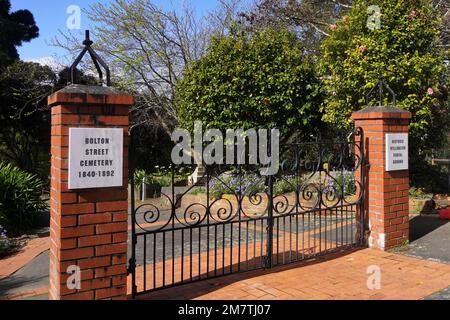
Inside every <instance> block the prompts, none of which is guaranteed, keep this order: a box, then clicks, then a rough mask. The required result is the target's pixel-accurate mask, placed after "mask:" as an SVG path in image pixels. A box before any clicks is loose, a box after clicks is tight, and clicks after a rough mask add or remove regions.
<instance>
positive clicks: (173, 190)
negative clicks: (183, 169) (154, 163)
mask: <svg viewBox="0 0 450 320" xmlns="http://www.w3.org/2000/svg"><path fill="white" fill-rule="evenodd" d="M176 200H177V197H176V196H175V167H174V166H173V165H172V216H171V219H172V285H175V215H176V211H175V210H176V209H175V207H176V205H175V201H176ZM180 201H181V199H180Z"/></svg>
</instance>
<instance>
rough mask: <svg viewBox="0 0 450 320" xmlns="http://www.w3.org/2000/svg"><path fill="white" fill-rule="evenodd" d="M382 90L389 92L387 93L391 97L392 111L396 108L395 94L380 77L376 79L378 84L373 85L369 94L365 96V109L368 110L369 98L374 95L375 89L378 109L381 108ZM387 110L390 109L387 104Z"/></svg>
mask: <svg viewBox="0 0 450 320" xmlns="http://www.w3.org/2000/svg"><path fill="white" fill-rule="evenodd" d="M384 88H386V89H387V91H389V93H390V94H391V95H392V99H393V102H394V104H393V109H396V108H397V95H396V94H395V92H394V90H392V89H391V87H389V85H388V84H387V83H386V82H384V80H383V77H382V76H380V77H379V78H378V83H377V84H376V85H375V87H373V88H372V89H371V90H370V91H369V93H367V94H366V106H367V108H370V107H371V106H370V105H369V103H370V96H371V95H372V94H373V93H374V91H375V89H378V100H379V106H378V107H379V108H382V107H383V95H384ZM387 109H390V106H389V104H388V105H387Z"/></svg>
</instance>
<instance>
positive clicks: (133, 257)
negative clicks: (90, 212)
mask: <svg viewBox="0 0 450 320" xmlns="http://www.w3.org/2000/svg"><path fill="white" fill-rule="evenodd" d="M132 132H133V131H131V133H130V146H129V159H130V172H129V176H130V183H131V195H130V198H131V199H130V200H131V208H130V210H131V259H130V262H129V268H130V271H131V297H132V298H133V299H135V298H136V295H137V286H136V243H137V236H136V204H135V201H136V199H135V181H134V178H135V177H134V171H135V168H134V161H133V157H132V152H133V147H134V145H133V134H132Z"/></svg>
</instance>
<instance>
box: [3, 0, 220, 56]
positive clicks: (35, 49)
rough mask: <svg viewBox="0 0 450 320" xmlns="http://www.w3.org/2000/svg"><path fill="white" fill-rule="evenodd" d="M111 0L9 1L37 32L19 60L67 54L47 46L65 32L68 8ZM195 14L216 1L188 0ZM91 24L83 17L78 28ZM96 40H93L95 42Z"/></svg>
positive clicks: (163, 1)
mask: <svg viewBox="0 0 450 320" xmlns="http://www.w3.org/2000/svg"><path fill="white" fill-rule="evenodd" d="M97 1H103V2H108V1H110V0H11V5H12V10H13V11H15V10H18V9H28V10H30V11H31V12H32V13H33V15H34V18H35V20H36V23H37V25H38V27H39V29H40V37H39V38H37V39H34V40H33V41H31V42H29V43H25V44H24V45H23V46H22V47H20V48H18V49H19V54H20V57H21V59H23V60H29V59H37V58H42V57H51V56H57V57H62V56H64V55H66V52H64V50H62V49H59V48H55V47H53V46H51V45H49V42H50V41H51V39H52V38H54V37H55V36H56V35H57V34H58V29H60V30H64V31H65V30H67V27H66V21H67V18H68V17H69V15H68V14H67V13H66V11H67V8H68V7H69V6H70V5H78V6H79V7H80V8H82V9H83V8H88V7H89V5H91V4H93V3H95V2H97ZM181 1H182V0H154V2H155V3H158V4H160V5H162V6H163V7H165V6H167V7H170V6H171V3H173V4H174V5H175V6H179V5H180V2H181ZM191 3H192V5H193V6H194V8H195V9H196V10H197V12H198V14H203V13H205V12H207V11H209V10H212V9H214V8H215V7H216V5H217V1H216V0H191ZM90 25H91V22H90V21H89V20H88V19H87V17H86V16H84V15H83V14H82V17H81V28H82V30H84V29H89V26H90ZM94 40H95V39H94Z"/></svg>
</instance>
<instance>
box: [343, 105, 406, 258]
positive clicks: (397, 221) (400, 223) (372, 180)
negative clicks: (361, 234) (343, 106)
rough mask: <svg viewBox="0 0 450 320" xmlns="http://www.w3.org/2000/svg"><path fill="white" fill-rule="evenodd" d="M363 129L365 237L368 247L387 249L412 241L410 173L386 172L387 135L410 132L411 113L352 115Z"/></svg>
mask: <svg viewBox="0 0 450 320" xmlns="http://www.w3.org/2000/svg"><path fill="white" fill-rule="evenodd" d="M352 118H353V119H354V120H355V126H356V127H361V128H362V129H363V130H364V144H365V146H364V148H365V150H364V154H365V157H366V163H367V164H368V166H367V168H366V170H365V175H366V177H364V179H365V180H364V181H365V204H364V206H365V208H364V211H365V212H364V215H365V221H366V223H367V225H366V226H365V238H366V242H368V244H369V247H372V248H378V249H381V250H388V249H390V248H394V247H396V246H401V245H403V244H404V243H405V242H406V241H407V240H408V239H409V206H408V200H409V170H401V171H387V170H386V152H385V148H386V134H389V133H408V131H409V123H410V119H411V113H410V112H408V111H404V110H401V109H397V108H386V107H374V108H367V109H364V110H361V111H358V112H355V113H354V114H353V115H352Z"/></svg>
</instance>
